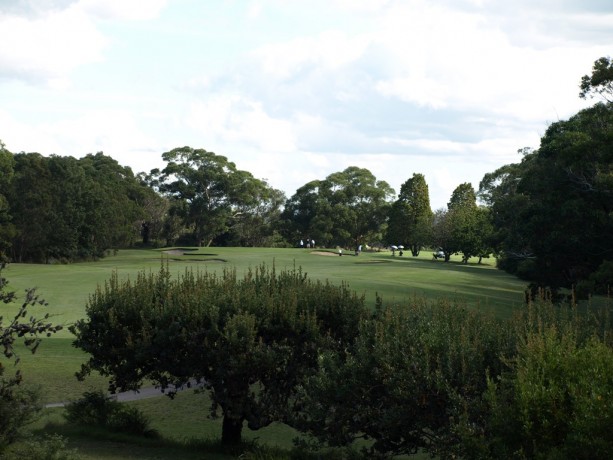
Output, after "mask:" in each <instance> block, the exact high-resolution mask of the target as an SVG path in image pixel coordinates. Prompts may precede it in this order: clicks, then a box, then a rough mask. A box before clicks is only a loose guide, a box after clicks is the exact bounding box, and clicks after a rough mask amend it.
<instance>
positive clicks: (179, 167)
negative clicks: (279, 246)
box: [150, 147, 285, 246]
mask: <svg viewBox="0 0 613 460" xmlns="http://www.w3.org/2000/svg"><path fill="white" fill-rule="evenodd" d="M162 158H163V159H164V161H166V167H165V168H164V169H163V170H162V171H159V170H153V171H151V175H150V183H151V184H154V185H155V187H156V188H157V189H158V190H159V191H160V192H161V193H163V194H164V195H165V196H167V197H168V198H169V200H170V204H171V206H172V208H171V209H172V212H173V215H175V216H179V217H180V218H181V219H182V222H183V225H184V226H185V227H186V228H190V229H191V231H192V238H193V243H194V244H197V245H198V246H201V245H205V246H209V245H210V244H211V243H212V242H213V241H214V240H215V239H216V238H220V237H223V236H224V235H226V234H228V233H230V234H231V233H232V231H233V230H236V231H237V234H236V235H231V236H234V237H238V238H239V242H240V243H241V244H247V245H256V244H262V238H265V236H266V235H270V234H271V233H272V228H271V225H272V224H271V222H275V219H276V217H278V212H279V207H280V204H281V203H282V201H283V200H284V199H285V197H284V195H283V193H282V192H280V191H278V190H274V189H272V188H271V187H269V186H268V184H267V183H266V182H265V181H262V180H259V179H256V178H254V177H253V176H252V175H251V173H249V172H247V171H241V170H239V169H237V168H236V165H235V164H234V163H232V162H231V161H228V159H227V158H226V157H224V156H221V155H216V154H214V153H213V152H207V151H206V150H204V149H193V148H191V147H180V148H175V149H173V150H171V151H169V152H165V153H164V154H162Z"/></svg>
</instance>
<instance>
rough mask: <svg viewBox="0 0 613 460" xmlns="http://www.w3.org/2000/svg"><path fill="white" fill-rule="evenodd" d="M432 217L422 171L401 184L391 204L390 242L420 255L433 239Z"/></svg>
mask: <svg viewBox="0 0 613 460" xmlns="http://www.w3.org/2000/svg"><path fill="white" fill-rule="evenodd" d="M432 218H433V214H432V210H431V209H430V197H429V195H428V184H426V180H425V178H424V176H423V175H422V174H413V177H411V178H410V179H408V180H407V181H406V182H405V183H404V184H402V186H401V187H400V194H399V195H398V199H397V200H396V201H395V202H394V203H393V204H392V206H391V209H390V214H389V226H388V229H387V241H388V243H390V244H402V245H404V246H405V247H406V248H410V250H411V254H412V255H413V256H414V257H417V256H418V255H419V252H420V250H421V248H422V247H423V246H425V245H426V244H428V243H429V242H430V241H431V239H432V237H431V229H432Z"/></svg>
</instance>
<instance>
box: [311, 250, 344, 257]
mask: <svg viewBox="0 0 613 460" xmlns="http://www.w3.org/2000/svg"><path fill="white" fill-rule="evenodd" d="M311 254H315V255H316V256H336V257H338V253H336V252H327V251H313V252H311Z"/></svg>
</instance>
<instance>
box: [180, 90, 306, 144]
mask: <svg viewBox="0 0 613 460" xmlns="http://www.w3.org/2000/svg"><path fill="white" fill-rule="evenodd" d="M186 123H187V124H188V125H189V126H190V127H191V128H192V129H194V130H196V131H198V132H200V133H201V134H202V135H203V136H205V137H206V138H207V139H209V140H210V141H212V142H215V143H218V142H219V143H224V142H229V143H231V144H233V145H243V146H249V147H250V148H254V149H257V150H258V151H260V152H289V151H294V150H296V146H295V142H294V135H293V127H292V124H291V122H290V121H288V120H282V119H277V118H274V117H272V116H270V115H269V114H267V113H266V112H265V110H264V109H263V108H262V104H261V103H259V102H257V101H253V100H250V99H247V98H243V97H240V96H238V95H231V94H230V95H215V96H211V97H210V98H209V99H207V100H203V101H200V102H196V103H193V104H192V106H191V109H190V111H189V113H188V114H187V116H186Z"/></svg>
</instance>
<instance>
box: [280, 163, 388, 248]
mask: <svg viewBox="0 0 613 460" xmlns="http://www.w3.org/2000/svg"><path fill="white" fill-rule="evenodd" d="M393 195H394V190H393V189H392V188H391V187H390V186H389V184H388V183H387V182H385V181H380V180H377V179H376V177H375V176H373V174H372V173H371V172H370V171H369V170H367V169H365V168H358V167H355V166H350V167H349V168H347V169H345V170H344V171H340V172H336V173H332V174H330V175H329V176H327V177H326V178H325V179H324V180H317V181H311V182H309V183H308V184H306V185H304V186H303V187H301V188H299V189H298V190H297V191H296V193H295V194H294V195H293V196H292V197H291V198H290V199H289V200H288V201H287V202H286V203H285V209H284V211H283V214H282V216H283V219H284V220H285V225H286V238H287V239H288V240H289V241H298V240H300V239H302V238H304V237H306V238H309V239H314V240H315V241H316V242H317V244H320V245H323V246H328V247H330V246H336V245H340V246H343V247H346V246H349V247H357V246H358V245H360V244H369V243H373V242H376V241H380V240H381V239H382V236H383V232H384V231H385V228H386V225H387V224H386V220H387V214H388V209H389V206H390V204H389V199H390V198H391V197H392V196H393Z"/></svg>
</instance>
